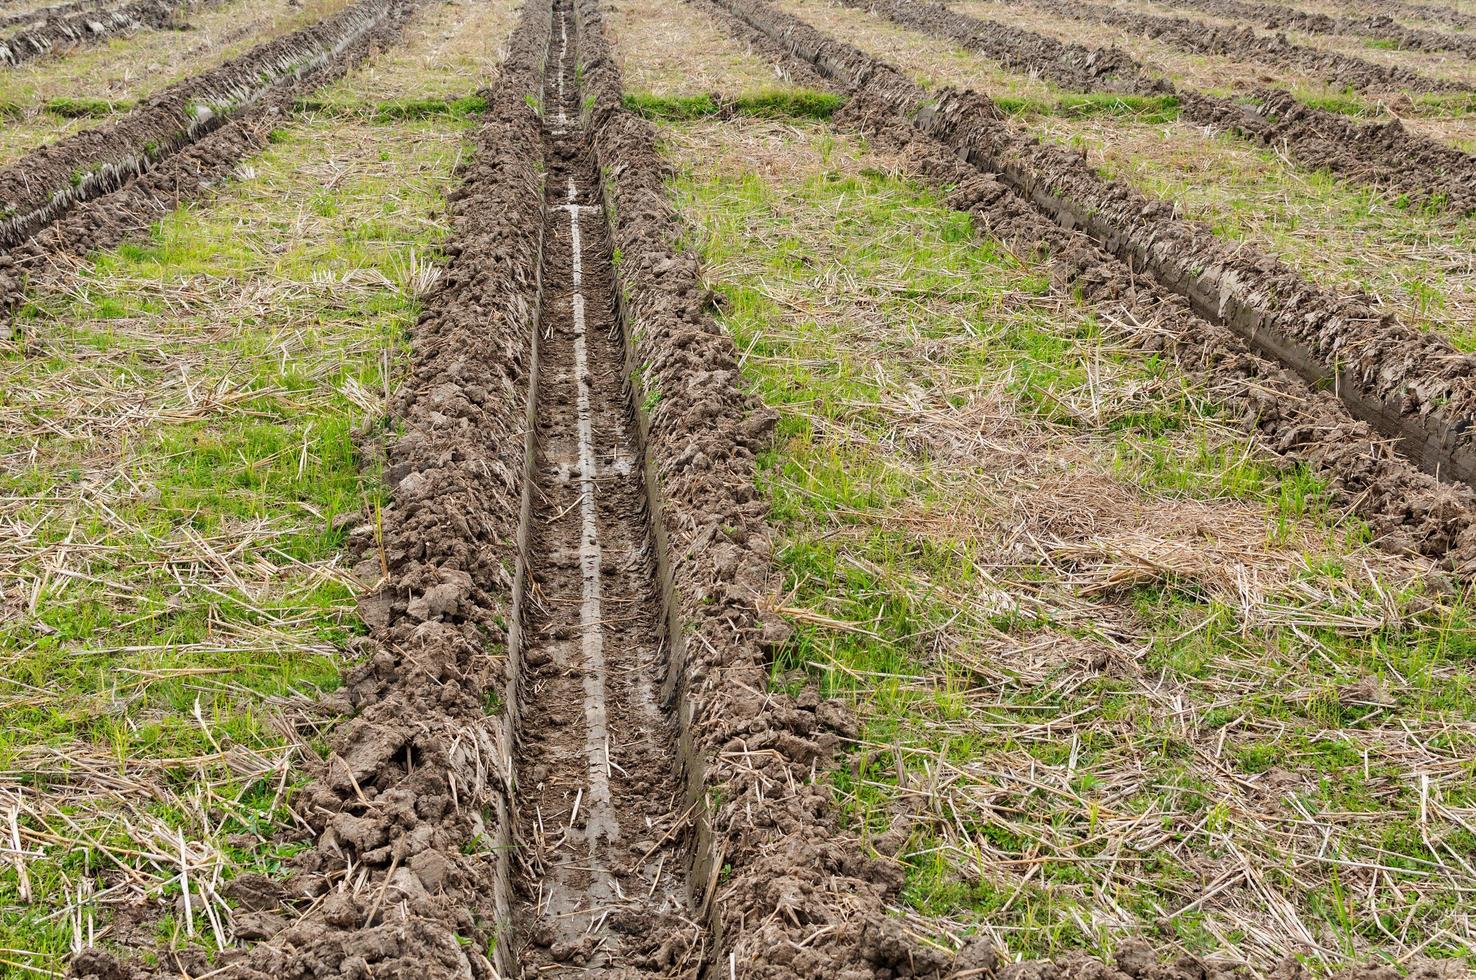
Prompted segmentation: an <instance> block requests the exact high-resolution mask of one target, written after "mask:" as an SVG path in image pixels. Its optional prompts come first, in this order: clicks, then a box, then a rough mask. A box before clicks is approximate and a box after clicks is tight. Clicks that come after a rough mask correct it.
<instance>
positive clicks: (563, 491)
mask: <svg viewBox="0 0 1476 980" xmlns="http://www.w3.org/2000/svg"><path fill="white" fill-rule="evenodd" d="M580 35H581V32H580V29H579V24H578V20H577V19H576V18H575V17H574V15H573V10H572V6H571V4H570V3H568V0H557V2H556V3H555V4H554V25H553V39H552V43H553V50H552V51H551V52H550V54H549V57H548V62H547V64H548V67H547V75H546V79H545V82H544V86H543V93H544V105H545V109H544V112H543V136H544V141H545V147H546V149H545V159H546V168H545V175H546V176H545V183H544V208H545V215H546V225H545V229H544V236H543V241H544V249H543V256H544V257H543V289H544V305H543V315H542V318H541V321H540V324H539V331H538V339H537V351H538V355H537V361H538V371H537V386H536V392H535V396H534V404H535V412H534V414H535V416H536V419H537V423H536V426H537V430H536V431H537V441H536V447H537V448H536V453H535V461H536V462H535V472H534V474H533V476H532V484H533V488H534V491H533V507H532V515H531V525H530V529H529V533H528V541H527V545H526V547H527V551H528V555H529V559H528V571H529V579H528V590H527V595H528V599H527V601H526V603H524V604H523V609H524V610H525V613H526V614H525V616H524V618H523V620H522V623H521V634H520V635H521V643H520V644H519V648H518V654H519V655H520V658H521V665H520V666H521V673H520V680H519V693H518V701H517V703H518V709H517V714H518V716H519V722H518V725H517V731H516V745H517V750H518V751H517V767H516V768H517V779H516V786H517V793H516V800H515V808H516V812H517V822H516V839H517V841H518V844H519V847H518V851H517V854H518V857H517V860H516V863H515V868H514V889H513V895H514V900H513V902H512V905H513V920H512V921H513V933H514V936H515V950H514V951H515V954H516V966H517V968H518V969H519V970H520V971H521V973H522V975H524V976H538V977H564V976H568V977H577V976H585V975H587V974H589V973H595V974H600V975H608V974H614V973H618V974H619V975H620V976H636V975H649V976H653V977H672V978H677V977H696V976H698V974H699V972H700V971H701V970H702V968H703V966H704V964H705V962H706V955H707V949H706V930H705V929H704V928H703V927H702V926H701V925H699V924H698V922H697V921H696V917H697V912H695V911H694V910H693V909H692V907H691V904H692V903H691V897H692V891H691V888H690V883H689V879H688V875H689V872H690V871H691V867H692V865H691V862H690V860H689V858H688V854H689V852H690V847H689V837H690V826H691V822H690V815H691V811H690V808H689V803H688V800H687V799H686V783H685V780H684V778H683V773H682V767H681V765H680V761H679V759H680V756H679V753H678V751H677V743H678V737H677V732H676V725H675V723H674V716H673V714H672V711H671V710H670V709H671V703H670V701H669V700H668V699H666V698H664V697H663V693H662V692H663V686H664V682H665V680H666V678H667V676H668V672H669V667H670V662H669V657H668V655H669V653H670V651H671V644H670V642H669V641H668V639H667V637H666V632H665V626H666V622H665V619H664V617H663V615H662V597H661V590H660V588H659V587H658V584H657V577H656V561H655V551H654V542H653V538H652V534H651V528H650V513H651V512H650V509H649V508H648V506H647V497H646V490H645V467H644V465H643V463H642V456H643V454H642V452H641V448H640V440H639V438H638V434H637V429H636V425H635V416H634V406H633V405H632V404H631V402H630V399H629V395H630V390H631V389H630V388H629V386H628V384H627V382H626V361H625V350H624V340H623V331H622V327H621V324H620V321H619V319H618V317H617V312H616V306H615V288H614V277H613V265H612V252H611V248H610V242H609V234H608V228H607V225H606V222H605V212H604V208H603V207H602V206H601V201H602V196H603V192H602V188H601V185H600V180H599V168H598V166H597V165H596V163H595V160H594V154H593V148H592V146H591V144H590V134H589V130H588V129H587V128H586V126H585V123H584V119H583V113H582V98H583V91H582V87H581V78H580V72H579V71H578V66H579V65H580V59H581V43H580V42H581V36H580Z"/></svg>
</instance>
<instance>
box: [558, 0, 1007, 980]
mask: <svg viewBox="0 0 1476 980" xmlns="http://www.w3.org/2000/svg"><path fill="white" fill-rule="evenodd" d="M576 8H577V13H578V19H579V22H580V26H581V40H582V50H581V63H582V67H583V74H584V85H585V91H586V92H587V98H586V103H587V104H588V105H589V106H590V123H589V125H590V130H591V134H592V137H593V146H594V151H595V162H596V163H597V164H598V166H599V170H600V172H601V173H602V174H605V175H607V177H606V181H605V194H606V206H607V211H608V215H609V222H610V225H611V228H612V242H613V246H614V248H615V249H616V250H617V251H618V254H619V255H620V256H621V259H620V261H619V263H618V264H617V265H616V267H615V284H616V287H617V288H616V295H617V298H618V304H619V310H620V312H621V320H622V322H623V323H624V324H625V330H626V337H627V346H628V349H627V352H626V366H627V369H628V371H629V375H630V377H631V378H632V384H633V387H634V389H635V391H634V397H633V402H634V403H635V405H636V407H637V412H636V418H637V423H638V427H639V431H640V433H641V434H642V436H643V444H644V445H645V448H646V459H647V487H648V490H649V491H650V511H651V513H652V514H653V520H652V530H653V533H654V538H655V540H656V543H657V546H656V556H657V566H658V572H659V575H658V577H659V580H660V582H661V584H662V591H663V594H664V595H665V596H666V599H667V607H666V615H667V619H668V623H669V624H670V625H669V626H668V628H667V636H668V637H669V638H670V640H671V643H672V649H671V652H670V654H669V657H670V658H671V661H672V665H673V667H672V670H671V673H670V674H669V676H668V688H669V690H670V696H672V697H673V698H674V700H675V707H676V713H677V734H678V737H679V739H680V744H681V746H682V752H681V754H682V757H683V758H684V759H685V760H686V780H687V799H688V801H689V802H690V804H691V805H692V806H693V819H694V823H695V826H696V830H695V835H694V846H693V848H692V852H691V857H692V862H693V864H692V872H691V875H690V882H691V889H692V897H693V903H694V908H695V910H696V913H695V914H698V915H699V916H700V921H702V922H703V923H704V924H705V925H706V926H708V928H709V929H710V930H711V935H712V937H713V939H712V941H711V942H710V943H709V948H710V955H709V957H708V961H707V964H706V965H707V970H706V973H705V976H707V977H712V978H719V977H739V978H764V980H770V978H772V980H779V978H811V977H854V978H857V980H860V978H865V977H875V978H884V977H902V976H911V977H917V978H936V977H943V976H951V975H952V971H953V969H954V967H955V965H957V964H956V963H955V962H954V961H953V960H952V959H951V958H950V957H949V956H947V955H946V954H943V953H941V952H940V951H938V950H936V949H931V948H928V947H926V946H924V945H922V944H920V943H918V942H917V941H916V940H915V939H913V938H912V937H910V936H909V935H908V933H907V932H906V930H905V928H904V927H903V925H902V923H901V922H900V920H898V919H895V918H892V917H890V916H888V915H886V914H885V909H886V906H887V904H888V902H889V901H890V900H893V899H895V898H896V896H897V893H898V890H899V888H900V885H901V869H900V868H899V867H898V866H897V865H895V864H892V863H884V862H880V861H877V860H874V859H872V858H869V857H867V856H866V854H865V853H864V851H863V850H862V849H861V848H860V847H859V845H858V843H857V842H856V841H854V840H852V839H850V838H848V837H846V836H845V835H842V834H840V833H839V832H838V831H837V828H836V825H835V821H834V815H833V814H832V812H831V809H830V795H829V792H828V790H827V788H826V786H825V785H824V782H823V780H820V781H819V782H818V783H817V776H816V773H817V770H819V771H823V770H824V769H825V767H826V766H827V765H828V763H829V760H830V758H831V757H832V755H833V753H834V752H835V750H836V748H837V747H838V745H839V742H840V738H841V736H842V735H844V734H848V733H849V734H854V728H853V727H852V723H851V722H850V720H849V717H848V715H847V713H846V711H845V709H844V707H843V706H841V705H840V704H838V703H832V702H822V701H821V700H820V699H819V698H818V697H816V696H815V694H814V692H813V691H809V692H806V693H803V694H801V695H799V696H798V697H794V696H790V695H788V694H785V693H782V692H775V691H771V690H770V680H769V671H770V652H771V650H772V649H773V648H774V647H775V646H776V645H777V644H778V643H780V642H781V641H782V640H783V639H784V637H785V629H784V626H783V624H782V622H781V621H780V620H778V619H777V618H776V617H775V616H774V614H773V613H772V612H769V611H768V610H769V609H770V608H771V607H772V605H773V604H774V602H775V599H776V597H777V596H778V594H779V592H780V589H781V584H782V583H781V582H780V580H779V577H778V574H777V572H776V570H775V568H774V567H773V564H772V559H771V555H772V544H771V537H770V531H769V529H768V527H767V525H766V522H765V515H766V512H767V508H766V505H765V503H764V501H763V499H762V497H761V496H760V495H759V492H758V490H757V487H756V485H755V472H756V469H755V456H756V453H757V452H758V451H759V450H760V449H761V448H762V447H763V446H764V445H765V444H766V443H767V441H768V439H769V437H770V432H771V428H772V425H773V415H772V413H770V412H768V411H767V410H766V409H764V408H763V407H762V405H761V404H760V403H759V402H757V401H756V400H755V399H752V398H751V397H749V396H747V395H745V394H744V393H743V383H742V379H741V376H740V373H739V370H738V352H737V350H736V349H735V348H734V345H733V342H732V340H731V338H729V337H728V336H727V335H726V334H725V333H723V332H722V330H721V329H720V328H719V327H718V326H717V325H716V324H715V323H714V322H713V320H712V318H711V316H710V314H709V309H710V302H711V298H710V296H709V294H708V293H707V291H706V290H705V289H704V288H703V286H702V284H701V277H700V271H699V267H698V263H697V261H696V259H695V258H694V257H693V256H692V255H690V254H689V253H686V252H685V251H681V250H678V247H677V246H676V244H675V243H677V242H679V241H681V240H682V239H683V238H684V237H685V227H684V225H683V224H682V222H681V221H680V219H679V218H678V216H677V215H676V213H675V212H674V210H673V209H672V206H671V203H670V201H669V200H668V199H667V196H666V193H667V187H666V181H667V180H668V179H669V177H670V170H669V167H668V165H667V164H666V163H665V161H664V159H663V157H662V156H661V154H660V153H659V152H658V151H657V148H656V134H655V131H654V130H653V128H652V127H651V125H650V124H649V123H647V122H645V121H644V120H641V119H638V118H637V117H636V116H634V115H633V114H632V113H629V112H627V111H625V110H624V109H623V108H622V106H621V96H622V94H623V86H622V83H621V77H620V70H619V67H618V64H617V62H616V60H615V59H614V57H613V56H612V54H611V51H610V43H611V39H610V38H609V37H608V36H607V34H606V31H605V27H604V23H603V17H602V6H601V0H576ZM773 50H775V51H776V53H777V49H773ZM788 67H789V68H790V69H791V71H789V72H788V74H789V75H790V76H791V77H796V78H800V77H808V74H807V71H806V69H805V67H804V66H803V65H798V64H794V65H790V66H788ZM972 955H974V956H975V957H977V956H978V955H985V954H981V953H980V952H979V951H978V950H975V951H974V952H973V954H972ZM970 962H974V960H972V959H968V958H965V959H962V960H960V961H958V963H961V964H967V963H970ZM601 975H623V974H601ZM966 975H969V976H982V975H981V974H966Z"/></svg>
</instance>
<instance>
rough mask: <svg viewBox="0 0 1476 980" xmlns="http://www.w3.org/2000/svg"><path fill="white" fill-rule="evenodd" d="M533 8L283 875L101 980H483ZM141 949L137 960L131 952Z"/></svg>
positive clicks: (496, 90)
mask: <svg viewBox="0 0 1476 980" xmlns="http://www.w3.org/2000/svg"><path fill="white" fill-rule="evenodd" d="M548 38H549V11H548V9H547V6H546V5H544V4H540V3H536V2H535V3H530V4H527V5H526V6H525V8H524V11H523V14H522V17H521V20H520V22H519V25H518V27H517V28H516V30H515V31H514V33H513V35H512V38H511V41H510V42H509V50H508V55H507V58H506V60H505V61H504V63H503V67H502V70H501V73H500V76H499V81H498V83H497V84H496V85H495V86H494V87H493V88H491V89H490V90H489V91H488V92H487V93H486V98H487V101H488V109H487V112H486V113H485V114H484V115H483V116H482V122H481V124H480V126H479V128H478V130H477V131H476V134H475V137H474V142H475V148H474V152H473V153H472V155H471V158H470V160H469V161H468V162H467V163H466V164H465V165H464V166H463V167H462V169H461V171H460V173H461V177H462V181H463V182H462V185H461V186H460V187H458V188H457V189H456V190H455V191H454V192H453V193H452V194H451V196H450V199H451V222H452V235H451V237H450V239H449V240H448V241H447V243H446V245H445V253H446V255H447V256H448V259H447V263H446V265H445V268H444V272H443V274H442V276H441V278H440V279H439V280H437V282H436V283H435V285H434V286H433V287H432V288H431V289H430V291H429V292H428V293H427V295H426V297H425V299H424V308H423V310H422V312H421V314H420V316H419V318H418V320H417V322H416V324H415V327H414V329H413V331H412V336H411V346H412V357H411V366H410V370H409V374H408V377H407V378H406V380H405V382H404V383H403V384H402V386H401V387H400V389H399V390H398V391H397V392H396V395H395V398H394V401H393V403H392V406H391V408H392V411H391V415H392V420H393V423H394V425H395V427H397V428H398V429H399V430H400V433H401V434H400V435H399V437H398V439H397V440H396V441H395V442H394V444H393V445H392V446H391V447H389V452H388V460H387V462H388V466H387V470H386V479H387V481H388V482H389V483H390V485H391V500H390V503H389V505H388V506H387V507H386V508H385V511H384V513H383V518H382V522H381V523H380V527H379V528H378V529H377V528H376V527H375V526H374V525H373V524H366V525H365V526H363V527H360V528H357V529H355V530H354V532H353V533H352V535H351V539H350V540H351V544H352V546H353V548H354V550H357V551H359V552H360V553H362V554H365V555H366V556H367V555H371V554H372V555H373V556H374V557H375V559H376V560H377V561H379V562H381V563H382V567H383V568H384V569H385V573H386V581H385V584H384V585H383V586H382V587H381V588H380V590H379V591H378V592H376V593H375V594H373V595H370V596H366V597H364V598H363V599H361V602H360V611H361V614H362V616H363V618H364V621H365V623H366V625H367V626H368V627H369V634H368V635H367V636H365V637H362V638H359V639H356V640H354V641H352V642H351V653H352V654H353V656H354V659H355V660H356V661H357V662H358V664H359V665H358V666H357V667H355V668H353V669H352V670H351V671H349V672H348V673H347V674H346V675H345V677H344V684H343V687H342V688H341V689H340V690H339V692H337V693H336V694H335V695H333V696H331V697H330V698H329V702H328V706H329V708H330V709H331V710H334V711H337V712H340V713H343V714H346V715H347V714H351V715H352V717H351V718H350V719H349V720H347V721H345V722H344V723H343V724H341V725H339V726H338V727H337V728H336V729H335V730H334V731H333V733H332V734H331V736H330V737H329V746H328V750H329V751H328V753H327V757H326V759H325V760H324V761H323V762H317V761H316V759H312V758H310V759H309V760H308V761H307V762H305V765H310V766H312V768H311V769H310V770H309V773H308V775H310V776H311V779H310V781H309V782H308V784H307V786H306V787H305V788H304V789H303V790H302V791H300V792H299V793H298V794H297V796H296V797H295V799H294V800H293V806H294V808H295V809H296V811H297V813H298V816H299V817H300V819H301V821H302V822H303V823H304V824H305V825H306V826H307V827H309V828H310V829H311V830H312V831H313V832H314V834H315V835H316V836H315V838H314V840H313V842H312V847H311V848H310V849H309V850H307V851H306V852H305V853H303V854H301V855H299V856H298V857H297V858H295V859H294V862H293V865H292V867H291V869H290V874H289V876H288V877H287V878H286V879H285V880H276V879H268V878H265V877H262V876H259V875H249V876H245V877H243V878H237V879H235V880H234V881H233V882H232V883H231V884H230V886H229V891H228V893H229V895H230V897H231V898H233V899H234V900H235V901H236V902H237V906H238V907H237V909H236V912H235V915H234V921H235V932H236V935H237V938H239V939H243V940H257V941H258V942H257V944H256V945H255V946H252V947H250V948H248V949H244V950H240V949H232V950H227V951H224V952H222V953H221V954H219V956H218V958H217V960H216V962H214V963H207V961H206V960H205V958H204V956H203V954H201V953H200V952H199V951H188V952H185V953H177V952H176V953H171V954H169V955H165V956H161V957H160V961H159V962H158V963H157V964H154V963H152V961H151V960H150V959H147V958H144V957H142V956H141V957H139V958H137V959H133V960H131V961H128V962H119V960H118V959H117V958H116V957H115V956H113V955H109V954H107V953H104V952H102V951H100V950H87V951H84V952H83V953H82V954H81V955H80V956H79V957H78V958H77V960H76V961H75V963H74V964H73V967H72V973H73V974H74V975H76V976H79V977H96V978H97V980H122V978H161V980H162V978H163V977H178V976H181V975H188V976H203V975H210V976H213V977H217V978H221V980H365V978H368V977H387V978H389V977H400V978H404V977H414V978H417V980H442V978H458V980H466V978H472V980H492V978H494V977H497V976H499V975H501V976H505V975H506V973H505V972H502V973H499V971H498V969H497V968H496V967H494V965H493V959H492V958H493V957H494V956H501V955H504V952H503V951H504V950H505V948H506V945H507V944H506V943H505V939H506V935H505V933H506V922H507V917H508V913H507V908H506V905H505V904H500V903H501V902H502V901H504V900H505V896H506V893H507V888H506V885H505V883H502V882H503V881H504V879H503V876H504V875H505V873H506V868H507V862H508V858H507V851H508V848H509V847H510V833H509V830H510V826H511V821H510V817H509V814H508V813H507V811H506V801H507V800H508V799H510V798H511V790H512V779H513V751H512V742H511V738H510V732H509V726H510V724H511V719H512V717H513V715H514V712H513V711H512V710H511V709H510V707H509V705H508V702H507V701H506V700H505V699H504V696H505V694H506V692H507V691H508V690H509V688H510V686H511V685H510V682H509V677H508V670H509V666H510V664H511V662H512V661H511V659H510V658H509V657H508V656H507V651H508V649H509V648H510V647H511V646H513V645H514V644H515V639H516V638H515V634H516V632H517V620H518V614H517V613H518V610H517V608H516V605H515V599H514V597H515V595H516V593H517V592H518V589H519V585H520V580H521V579H522V577H523V575H524V568H523V550H522V549H520V547H519V541H520V540H521V538H522V536H523V534H524V533H525V528H524V524H525V517H524V515H525V513H526V512H527V511H528V509H529V500H530V499H531V498H530V487H529V485H528V481H527V480H526V478H525V477H526V472H527V467H528V462H527V461H528V460H529V458H530V456H531V452H532V446H533V443H532V438H531V435H530V432H531V429H530V424H529V423H530V422H531V419H532V412H531V409H530V407H529V403H528V397H529V391H530V386H531V384H532V379H533V376H534V359H533V358H534V355H533V343H534V339H533V338H534V336H535V332H536V330H537V326H538V315H539V308H540V305H541V288H542V280H541V277H540V269H539V267H540V256H541V246H542V241H541V239H542V230H543V226H544V221H545V214H544V207H543V192H542V189H543V179H542V175H541V173H540V170H541V168H542V165H543V160H542V146H543V143H542V136H541V132H540V126H539V120H538V116H537V113H536V111H535V110H534V108H533V106H534V105H536V104H537V102H538V99H539V96H540V92H541V80H542V74H543V59H544V55H545V52H546V51H547V48H548ZM140 952H141V953H142V952H148V951H140Z"/></svg>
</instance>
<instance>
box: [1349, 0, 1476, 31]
mask: <svg viewBox="0 0 1476 980" xmlns="http://www.w3.org/2000/svg"><path fill="white" fill-rule="evenodd" d="M1359 6H1361V7H1364V8H1367V9H1371V10H1377V11H1379V12H1380V13H1381V14H1383V15H1384V16H1388V17H1405V18H1409V19H1413V20H1426V21H1434V22H1435V23H1437V24H1446V25H1448V26H1450V27H1456V28H1459V29H1461V30H1465V31H1476V14H1468V13H1466V12H1465V11H1462V10H1456V9H1455V8H1454V7H1447V6H1442V5H1439V4H1425V3H1408V2H1406V0H1361V2H1360V3H1359Z"/></svg>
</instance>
